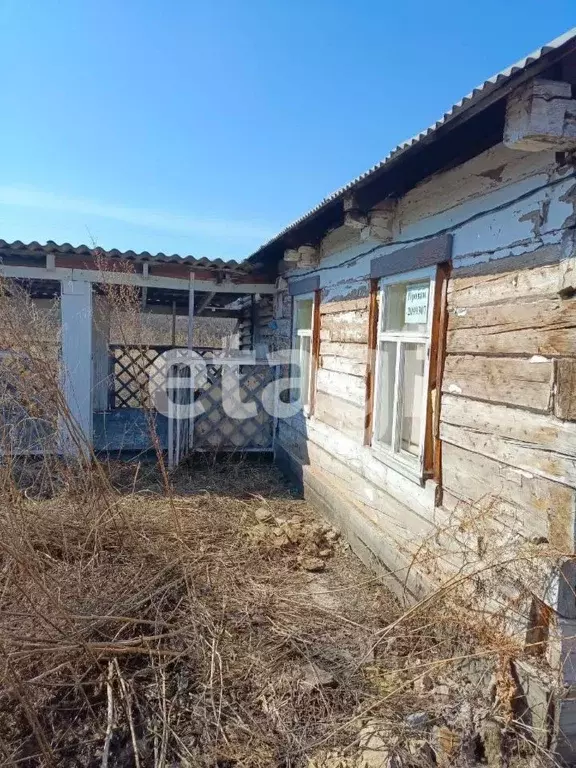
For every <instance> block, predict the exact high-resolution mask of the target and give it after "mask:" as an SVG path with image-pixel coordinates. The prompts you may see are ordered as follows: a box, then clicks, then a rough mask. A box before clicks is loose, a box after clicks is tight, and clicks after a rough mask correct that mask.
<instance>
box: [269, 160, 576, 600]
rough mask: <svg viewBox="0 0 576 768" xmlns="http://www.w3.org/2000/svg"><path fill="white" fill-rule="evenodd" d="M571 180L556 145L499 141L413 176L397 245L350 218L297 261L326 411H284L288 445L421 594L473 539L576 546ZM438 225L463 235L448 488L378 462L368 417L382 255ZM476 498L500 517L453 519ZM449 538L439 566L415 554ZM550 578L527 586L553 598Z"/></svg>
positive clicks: (293, 460)
mask: <svg viewBox="0 0 576 768" xmlns="http://www.w3.org/2000/svg"><path fill="white" fill-rule="evenodd" d="M575 190H576V184H575V181H574V173H573V171H572V170H571V169H567V168H559V167H558V165H557V163H556V158H555V155H554V154H553V153H550V152H534V153H526V154H523V153H520V152H515V151H512V150H508V149H506V148H504V147H503V146H502V145H500V146H498V147H495V148H493V149H491V150H489V151H487V152H485V153H483V154H482V155H479V156H478V157H476V158H474V159H472V160H470V161H469V162H467V163H465V164H463V165H461V166H458V167H456V168H453V169H451V170H449V171H447V172H445V173H442V174H438V175H436V176H434V177H431V178H430V179H428V180H427V181H426V182H424V183H422V184H420V185H419V186H418V187H416V188H415V189H413V190H411V191H410V192H409V193H408V194H407V195H406V196H405V197H404V198H403V199H401V200H400V201H399V203H398V208H397V216H396V221H395V225H394V238H393V241H392V242H391V243H386V244H382V243H379V242H377V241H374V242H372V241H368V242H362V241H361V240H360V237H359V234H358V233H357V232H354V231H350V230H346V229H345V228H344V227H342V228H340V229H339V230H335V231H334V232H332V233H330V234H328V235H327V236H326V237H325V239H324V241H323V242H322V244H321V248H320V253H321V261H320V265H319V268H318V269H317V270H315V269H310V268H308V269H300V270H298V269H296V270H294V269H293V270H291V271H290V272H289V273H288V274H287V275H285V277H286V278H287V279H288V281H291V280H296V279H302V277H304V276H308V275H311V274H318V275H319V277H320V289H321V306H320V353H319V360H318V371H317V376H316V400H315V409H314V414H313V416H312V417H311V418H309V419H304V418H303V417H302V418H297V417H294V418H293V419H292V420H289V421H283V422H281V423H280V424H279V426H278V434H277V453H278V456H279V457H280V458H281V460H282V461H283V462H284V463H285V464H286V465H289V466H290V467H291V469H292V470H294V468H297V469H298V471H299V473H300V476H301V478H302V480H303V482H304V484H305V486H306V488H307V489H308V490H309V492H310V493H311V494H313V495H314V498H315V499H316V500H318V499H323V500H324V501H323V508H324V509H325V510H328V513H329V511H330V509H332V510H333V514H334V516H336V517H338V520H339V523H340V524H344V526H345V527H347V526H348V527H349V528H350V530H349V534H350V536H351V538H354V537H355V540H356V539H358V537H360V538H361V539H362V542H363V543H362V546H360V545H359V546H358V549H359V551H360V553H361V554H362V556H363V557H365V558H366V559H367V560H370V561H371V562H372V564H378V563H380V564H382V562H383V563H384V565H385V566H387V567H388V568H389V569H391V570H393V571H395V572H396V573H397V574H409V581H410V583H408V582H407V583H404V582H402V576H400V579H399V580H400V582H401V584H400V591H401V592H402V593H404V591H405V588H407V589H408V592H412V594H413V595H414V596H416V595H418V594H419V592H420V590H421V589H422V588H423V584H425V583H429V584H432V583H434V581H435V579H436V578H437V577H438V575H439V574H440V573H441V572H445V570H446V569H447V570H450V569H451V568H452V569H453V568H459V567H462V563H463V562H464V561H465V560H466V558H467V557H468V556H469V552H470V551H471V550H473V551H475V552H479V551H480V552H481V551H483V550H485V549H486V548H488V549H489V548H490V546H491V543H490V542H491V541H492V539H490V536H489V535H488V534H490V535H491V536H494V541H495V542H496V544H498V542H502V541H504V540H506V541H508V540H511V539H510V537H511V536H513V537H516V538H520V539H523V540H526V541H531V540H533V541H535V542H540V543H542V542H550V543H552V544H553V545H554V546H557V547H558V548H560V549H562V551H565V552H568V553H570V552H573V551H574V528H575V517H574V509H575V495H574V488H575V487H576V469H575V467H576V394H575V387H574V384H575V382H576V298H574V296H575V295H576V260H575V258H574V221H576V214H575V206H574V201H575V199H576V198H575ZM441 232H450V233H452V234H453V236H454V239H453V254H452V258H453V272H452V275H451V278H450V282H449V286H448V311H449V322H448V331H447V339H446V353H447V356H446V363H445V371H444V378H443V382H442V396H441V418H440V430H441V431H440V436H441V445H442V483H441V485H440V486H437V485H436V483H435V482H433V481H432V480H427V481H425V482H423V483H418V482H416V481H414V480H413V479H409V478H407V477H405V476H403V475H402V474H400V473H399V472H398V471H397V470H395V469H394V468H392V467H390V466H387V465H386V464H384V463H383V462H382V461H380V460H379V459H378V457H377V456H376V455H375V454H374V452H373V450H372V449H371V448H370V446H367V445H364V425H365V416H366V406H365V392H366V374H367V371H366V362H367V344H368V291H369V275H370V262H371V260H372V259H373V258H377V257H379V256H382V255H385V254H386V253H389V252H392V251H396V250H398V248H399V247H401V246H402V245H403V244H407V243H413V242H415V241H416V242H422V241H425V240H426V239H427V238H428V237H433V236H435V235H437V234H438V233H441ZM335 489H337V491H335ZM337 507H339V508H340V511H339V512H338V510H337V509H336V508H337ZM344 507H345V508H346V509H345V511H344ZM470 509H479V510H481V511H482V513H483V514H484V513H485V512H486V511H489V513H490V514H489V517H490V521H488V517H487V518H486V523H485V525H484V527H482V526H481V527H480V529H479V530H476V531H473V532H467V533H466V536H465V537H462V536H461V537H460V538H459V535H460V534H458V535H456V533H447V531H450V530H452V531H454V530H455V529H454V527H453V526H454V521H455V520H457V519H461V517H462V516H464V517H465V516H466V515H467V514H468V512H469V510H470ZM342 521H343V522H342ZM367 521H369V525H368V522H367ZM362 526H368V527H365V528H363V527H362ZM451 526H452V528H451ZM360 529H362V530H360ZM464 538H465V541H464ZM380 539H382V540H385V541H386V547H385V548H384V549H385V550H386V551H387V552H388V553H389V554H388V556H385V552H384V550H382V547H381V541H380ZM440 540H442V542H443V545H442V547H438V548H437V552H436V557H437V559H436V560H435V561H434V562H433V563H432V564H431V565H430V567H429V568H427V566H426V564H419V565H418V567H417V568H415V569H414V568H413V566H411V565H410V563H412V558H413V556H414V553H416V552H418V551H421V549H422V547H423V546H426V547H428V546H429V544H430V542H433V541H436V542H438V541H440ZM496 544H495V545H496ZM390 553H393V554H390ZM414 570H415V571H416V572H417V575H416V576H414ZM548 576H549V574H548ZM548 576H543V577H542V579H541V581H540V582H539V584H538V585H535V584H531V589H533V590H534V591H535V592H539V597H541V598H542V599H546V600H548V601H549V602H550V601H551V602H554V600H555V599H556V597H549V579H548V582H547V581H546V579H547V578H548ZM413 577H414V578H415V579H416V580H415V582H413V581H412V578H413ZM547 590H548V591H547Z"/></svg>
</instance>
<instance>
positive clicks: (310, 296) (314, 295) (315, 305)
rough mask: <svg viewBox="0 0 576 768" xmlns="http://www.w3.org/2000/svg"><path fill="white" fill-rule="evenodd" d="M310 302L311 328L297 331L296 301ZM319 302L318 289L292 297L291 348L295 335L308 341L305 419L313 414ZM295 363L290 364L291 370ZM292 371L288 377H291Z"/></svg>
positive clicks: (318, 342) (318, 345)
mask: <svg viewBox="0 0 576 768" xmlns="http://www.w3.org/2000/svg"><path fill="white" fill-rule="evenodd" d="M306 300H312V327H311V328H310V330H304V331H298V329H297V328H296V320H297V306H296V305H297V303H298V301H306ZM320 300H321V291H320V290H319V289H317V290H315V291H313V292H311V293H298V294H295V295H293V296H292V337H291V338H292V348H293V349H294V346H295V339H296V336H297V335H300V336H307V337H308V338H309V339H310V369H309V370H310V373H309V381H308V403H307V404H306V405H304V406H303V408H302V412H303V414H304V416H305V417H306V418H309V417H310V416H312V414H313V413H314V405H315V400H316V372H317V368H318V360H319V354H320ZM294 363H295V361H293V362H292V363H291V368H292V367H293V366H294ZM292 375H293V374H292V371H291V373H290V376H292Z"/></svg>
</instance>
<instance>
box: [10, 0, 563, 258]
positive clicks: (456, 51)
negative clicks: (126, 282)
mask: <svg viewBox="0 0 576 768" xmlns="http://www.w3.org/2000/svg"><path fill="white" fill-rule="evenodd" d="M574 25H576V7H575V6H574V0H556V2H555V1H554V0H551V2H547V3H544V2H542V0H507V2H505V3H503V2H502V0H483V2H482V3H481V4H480V3H473V2H462V0H458V2H455V1H454V0H439V1H438V2H436V3H431V2H430V1H429V0H412V2H409V1H408V2H406V1H405V2H394V3H390V2H386V0H363V1H361V2H357V3H352V2H350V0H218V2H210V0H208V2H206V1H205V2H196V0H122V1H121V2H120V1H119V0H0V27H1V33H2V35H1V37H2V66H1V68H0V94H1V101H0V110H1V115H2V120H1V128H0V131H1V138H2V140H1V142H0V153H1V156H0V159H1V162H0V238H3V239H6V240H15V239H20V240H24V241H30V240H39V241H40V242H45V241H46V240H49V239H50V240H56V241H58V242H64V241H68V242H72V243H74V244H79V243H81V242H91V241H96V242H97V243H98V244H99V245H101V246H103V247H105V248H113V247H116V248H120V249H128V248H132V249H134V250H144V249H146V250H150V251H153V252H158V251H164V252H165V253H174V252H176V253H180V254H193V255H196V256H208V257H212V258H215V257H218V256H220V257H223V258H238V259H240V258H243V257H244V256H247V255H249V254H250V253H251V252H252V251H253V250H255V249H256V248H257V247H258V245H260V244H261V243H262V242H264V241H266V240H267V239H268V238H269V237H271V236H273V235H274V234H275V233H276V232H277V231H278V230H279V229H281V228H283V227H284V226H285V225H286V224H288V223H289V222H290V221H292V220H293V219H295V218H296V217H298V216H299V215H300V214H302V213H303V212H305V211H306V210H307V209H308V208H310V207H311V206H313V205H315V204H316V203H317V202H319V200H320V199H321V198H322V197H324V196H325V195H326V194H328V193H330V192H332V191H333V190H334V189H336V188H338V187H339V186H341V185H342V184H344V183H345V182H347V181H349V180H350V179H351V178H353V177H355V176H356V175H357V174H358V173H360V172H362V171H364V170H366V169H367V168H368V167H369V166H371V165H373V164H374V163H375V162H377V161H378V160H379V159H381V158H382V157H383V156H384V155H386V154H387V153H388V151H389V150H390V149H391V148H392V147H394V146H395V145H396V144H398V143H399V142H400V141H402V140H404V139H405V138H408V137H409V136H411V135H413V134H414V133H417V132H418V131H420V130H421V129H423V128H425V127H427V126H428V125H429V124H430V123H432V122H434V121H435V120H436V119H438V117H440V116H441V115H442V114H443V112H444V111H445V110H446V109H447V108H448V107H449V106H450V105H451V104H452V103H453V102H455V101H457V100H458V99H460V98H461V97H462V96H463V95H464V94H465V93H467V92H468V91H470V90H471V89H472V88H473V87H474V86H475V85H477V84H478V83H479V82H481V81H483V80H484V79H486V78H487V77H489V76H490V75H492V74H493V73H494V72H495V71H497V70H499V69H502V68H504V67H506V66H508V65H509V64H511V63H512V62H514V61H515V60H517V59H519V58H521V57H522V56H524V55H525V54H527V53H528V52H530V51H531V50H533V49H534V48H536V47H538V46H540V45H542V44H543V43H545V42H547V41H548V40H550V39H552V38H553V37H556V36H557V35H559V34H561V33H563V32H565V31H566V30H567V29H568V28H569V27H571V26H574Z"/></svg>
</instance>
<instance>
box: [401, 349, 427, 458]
mask: <svg viewBox="0 0 576 768" xmlns="http://www.w3.org/2000/svg"><path fill="white" fill-rule="evenodd" d="M425 365H426V347H425V345H424V344H408V343H407V344H405V345H404V391H403V401H404V407H403V414H402V434H401V447H402V450H404V451H408V452H409V453H412V454H414V455H415V456H418V455H419V453H420V437H421V435H422V430H423V429H424V423H423V420H424V403H423V401H422V398H423V394H424V370H425Z"/></svg>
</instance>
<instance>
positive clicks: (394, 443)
mask: <svg viewBox="0 0 576 768" xmlns="http://www.w3.org/2000/svg"><path fill="white" fill-rule="evenodd" d="M433 296H434V275H433V274H432V273H430V272H429V271H428V272H419V273H414V275H404V276H399V277H397V278H386V279H383V280H381V281H380V290H379V304H380V307H379V320H378V332H377V344H376V381H375V389H374V393H375V396H374V412H373V425H374V428H373V435H372V445H373V447H374V448H375V449H376V450H379V451H381V452H382V454H383V456H384V457H389V458H391V459H392V460H393V461H395V462H398V463H399V464H402V465H404V466H405V467H407V468H408V469H410V470H413V471H416V472H418V473H419V474H421V471H422V467H423V458H424V438H425V431H426V408H427V401H428V368H429V357H430V337H431V325H432V305H433Z"/></svg>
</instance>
